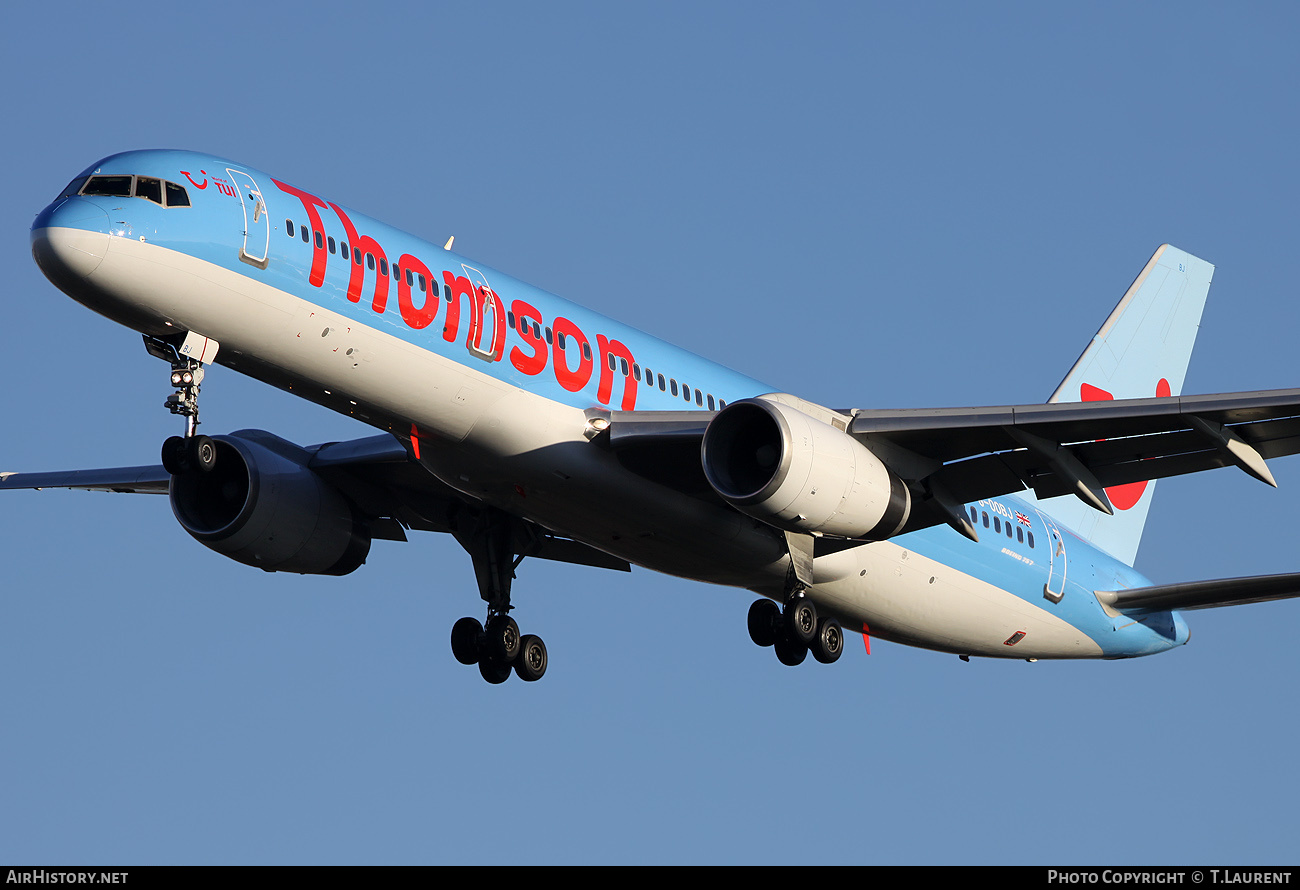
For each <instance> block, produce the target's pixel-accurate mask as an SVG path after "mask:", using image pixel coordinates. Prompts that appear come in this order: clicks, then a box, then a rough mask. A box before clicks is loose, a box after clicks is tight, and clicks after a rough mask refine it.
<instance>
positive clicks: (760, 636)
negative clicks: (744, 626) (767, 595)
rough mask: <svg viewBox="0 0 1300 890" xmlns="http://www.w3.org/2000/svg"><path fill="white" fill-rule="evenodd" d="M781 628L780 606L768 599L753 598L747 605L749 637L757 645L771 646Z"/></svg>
mask: <svg viewBox="0 0 1300 890" xmlns="http://www.w3.org/2000/svg"><path fill="white" fill-rule="evenodd" d="M780 628H781V607H780V606H778V605H777V604H776V603H774V602H772V601H771V600H769V599H761V600H754V602H753V604H752V605H750V607H749V638H750V639H751V640H753V641H754V644H755V645H758V646H771V645H772V644H773V643H775V642H776V636H777V634H778V633H779V632H780Z"/></svg>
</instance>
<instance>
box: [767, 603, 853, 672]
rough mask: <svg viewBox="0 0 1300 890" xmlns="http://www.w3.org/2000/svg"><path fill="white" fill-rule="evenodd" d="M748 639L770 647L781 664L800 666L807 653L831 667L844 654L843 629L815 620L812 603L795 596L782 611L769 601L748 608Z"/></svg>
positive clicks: (828, 620) (829, 620)
mask: <svg viewBox="0 0 1300 890" xmlns="http://www.w3.org/2000/svg"><path fill="white" fill-rule="evenodd" d="M749 638H750V639H751V640H753V641H754V642H755V643H757V644H758V645H760V646H771V647H773V648H774V649H775V650H776V657H777V659H778V660H779V661H780V662H781V663H782V664H788V665H790V666H791V667H793V666H794V665H797V664H802V663H803V660H804V659H805V658H807V657H808V653H809V652H811V653H812V656H813V658H815V659H817V660H818V661H820V662H821V663H822V664H832V663H834V662H836V661H838V660H839V657H840V655H842V654H843V653H844V628H843V627H841V626H840V623H839V622H838V621H836V620H835V619H834V618H818V617H817V607H816V606H814V605H813V603H812V600H810V599H808V598H807V597H805V596H803V595H801V594H799V595H795V596H793V597H791V598H790V599H789V600H788V601H787V602H786V605H785V609H784V610H782V609H781V607H780V606H778V605H777V604H776V603H774V602H772V601H771V600H769V599H761V600H755V601H754V604H753V605H751V606H750V607H749Z"/></svg>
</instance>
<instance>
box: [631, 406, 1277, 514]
mask: <svg viewBox="0 0 1300 890" xmlns="http://www.w3.org/2000/svg"><path fill="white" fill-rule="evenodd" d="M765 398H775V399H778V400H781V401H785V400H788V399H789V398H790V397H787V396H781V395H776V396H770V397H765ZM814 407H815V406H814ZM724 410H725V409H724ZM820 410H821V411H822V412H826V410H827V409H820ZM713 416H714V414H713V413H709V412H690V411H665V412H645V411H637V412H621V411H616V412H613V413H612V414H611V418H610V430H609V440H608V442H609V446H610V447H611V448H612V449H614V450H615V452H616V453H618V454H619V458H620V460H621V461H623V463H624V464H625V465H627V466H629V467H630V468H633V469H638V467H640V466H647V465H648V466H649V467H650V469H647V470H646V471H645V473H644V474H645V475H648V476H654V475H656V472H659V474H661V475H662V471H661V470H657V469H656V468H659V467H662V466H663V465H664V464H671V465H673V466H676V465H678V464H682V463H684V462H685V461H686V460H687V458H688V455H691V454H693V455H694V458H693V459H694V462H695V471H694V475H693V476H691V475H681V476H680V477H679V479H680V481H679V482H678V485H679V486H680V487H682V488H683V489H684V490H685V491H686V493H688V494H700V495H701V496H705V497H707V495H708V493H707V492H701V485H703V487H704V488H707V483H706V482H705V481H704V479H703V473H702V472H701V471H700V470H699V468H698V465H699V446H700V440H701V439H702V437H703V435H704V431H705V429H706V428H707V426H708V422H709V421H710V420H711V419H712V417H713ZM828 416H830V417H832V418H838V419H835V420H834V421H833V422H834V423H835V425H836V426H840V427H841V428H843V429H845V430H846V432H847V433H848V434H849V435H852V436H854V437H855V438H857V439H858V440H859V441H861V442H862V443H863V444H864V445H865V446H866V447H867V448H869V449H870V450H871V451H872V452H873V453H875V455H876V456H877V457H878V458H880V460H881V461H882V462H884V463H885V465H886V466H888V467H889V468H890V470H891V471H893V472H894V473H895V474H896V475H898V476H899V477H900V478H901V479H902V480H903V481H904V482H906V483H907V484H908V486H909V487H910V488H911V489H912V492H913V511H912V517H911V519H910V520H909V521H908V524H907V526H906V527H905V529H904V531H913V530H916V529H918V528H925V527H928V526H931V525H938V524H941V523H948V524H950V525H953V526H954V527H957V528H958V529H959V530H960V531H962V532H963V534H968V535H970V534H973V532H974V530H973V529H972V528H970V527H969V525H968V524H967V523H966V521H965V520H964V519H963V518H962V515H961V510H960V505H961V504H967V503H971V502H973V501H978V500H982V499H984V498H990V497H997V496H999V495H1005V494H1014V493H1015V492H1018V491H1022V490H1024V489H1026V488H1031V489H1033V491H1034V493H1035V494H1036V495H1037V497H1039V498H1040V499H1043V498H1050V497H1056V496H1058V495H1063V494H1075V495H1077V496H1079V497H1080V498H1081V499H1082V500H1084V501H1085V502H1086V503H1089V504H1091V505H1092V506H1094V507H1096V508H1097V509H1099V510H1102V511H1104V512H1110V510H1111V507H1110V503H1109V500H1108V499H1107V497H1106V494H1105V489H1106V488H1109V487H1111V486H1115V485H1123V484H1126V483H1131V482H1141V481H1145V480H1150V479H1160V478H1163V477H1166V476H1178V475H1182V474H1185V473H1196V472H1200V471H1201V470H1209V469H1214V468H1216V467H1226V466H1237V467H1239V468H1241V469H1243V470H1245V471H1246V472H1247V473H1249V474H1250V475H1252V476H1255V477H1256V478H1258V479H1261V480H1262V481H1265V482H1267V483H1268V484H1270V485H1276V482H1274V480H1273V477H1272V474H1271V472H1270V471H1269V469H1268V467H1267V465H1266V463H1265V460H1266V459H1267V458H1271V457H1280V456H1282V455H1287V454H1295V453H1297V452H1300V389H1285V390H1267V391H1257V392H1241V393H1224V394H1217V395H1199V396H1178V397H1166V398H1151V399H1125V400H1116V401H1104V402H1102V401H1098V402H1072V403H1055V404H1035V405H1005V406H997V407H983V408H942V409H932V410H910V409H904V410H894V409H889V410H873V409H868V410H856V411H844V412H828ZM824 422H825V421H824ZM655 456H657V457H655ZM638 471H639V472H640V471H641V470H639V469H638ZM963 526H965V527H963Z"/></svg>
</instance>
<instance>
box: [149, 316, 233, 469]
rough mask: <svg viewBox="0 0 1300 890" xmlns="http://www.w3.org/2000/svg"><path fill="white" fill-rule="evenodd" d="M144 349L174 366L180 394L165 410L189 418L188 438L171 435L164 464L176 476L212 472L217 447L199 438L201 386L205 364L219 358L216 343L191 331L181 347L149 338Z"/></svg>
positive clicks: (171, 398) (165, 444)
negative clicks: (204, 361) (196, 356)
mask: <svg viewBox="0 0 1300 890" xmlns="http://www.w3.org/2000/svg"><path fill="white" fill-rule="evenodd" d="M144 347H145V349H147V350H148V351H149V354H150V355H152V356H155V357H157V358H160V359H162V360H163V361H165V362H167V363H168V364H169V365H171V377H170V380H171V385H172V386H173V387H175V389H176V391H175V392H173V393H172V394H171V395H170V396H168V397H167V401H165V402H163V407H164V408H166V409H167V410H168V411H170V412H171V413H172V414H176V415H178V416H180V417H184V418H185V435H184V436H170V437H168V439H167V440H166V441H165V442H163V447H162V463H163V469H165V470H166V471H167V472H168V473H169V474H171V475H172V476H176V475H179V474H181V473H188V472H198V473H210V472H212V470H213V469H215V468H216V465H217V445H216V443H215V442H213V441H212V440H211V439H210V438H208V437H207V436H200V435H198V426H199V387H200V386H201V385H202V383H203V361H201V360H200V359H198V358H194V357H193V356H195V355H201V356H202V357H203V359H204V360H207V361H211V360H212V359H214V358H216V354H217V344H216V341H214V340H210V339H208V338H206V337H203V336H201V335H198V334H195V333H193V332H190V333H189V334H186V336H185V340H184V342H183V343H182V344H181V348H180V349H177V348H176V346H175V345H174V344H173V343H170V342H168V341H166V340H159V339H158V338H156V337H150V336H149V335H147V334H146V335H145V338H144Z"/></svg>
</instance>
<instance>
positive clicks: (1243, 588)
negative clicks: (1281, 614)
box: [1097, 574, 1300, 612]
mask: <svg viewBox="0 0 1300 890" xmlns="http://www.w3.org/2000/svg"><path fill="white" fill-rule="evenodd" d="M1297 596H1300V574H1287V575H1255V576H1253V577H1249V578H1223V579H1221V580H1217V581H1191V582H1188V583H1184V584H1159V585H1156V586H1154V587H1135V588H1132V589H1129V590H1099V591H1097V598H1098V599H1099V600H1101V602H1102V603H1104V604H1105V605H1107V606H1110V607H1111V608H1112V609H1115V610H1117V611H1120V612H1164V611H1168V610H1171V609H1182V610H1189V609H1213V608H1216V607H1218V606H1240V605H1244V604H1246V603H1265V602H1268V601H1270V600H1282V599H1290V598H1292V597H1297Z"/></svg>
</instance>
